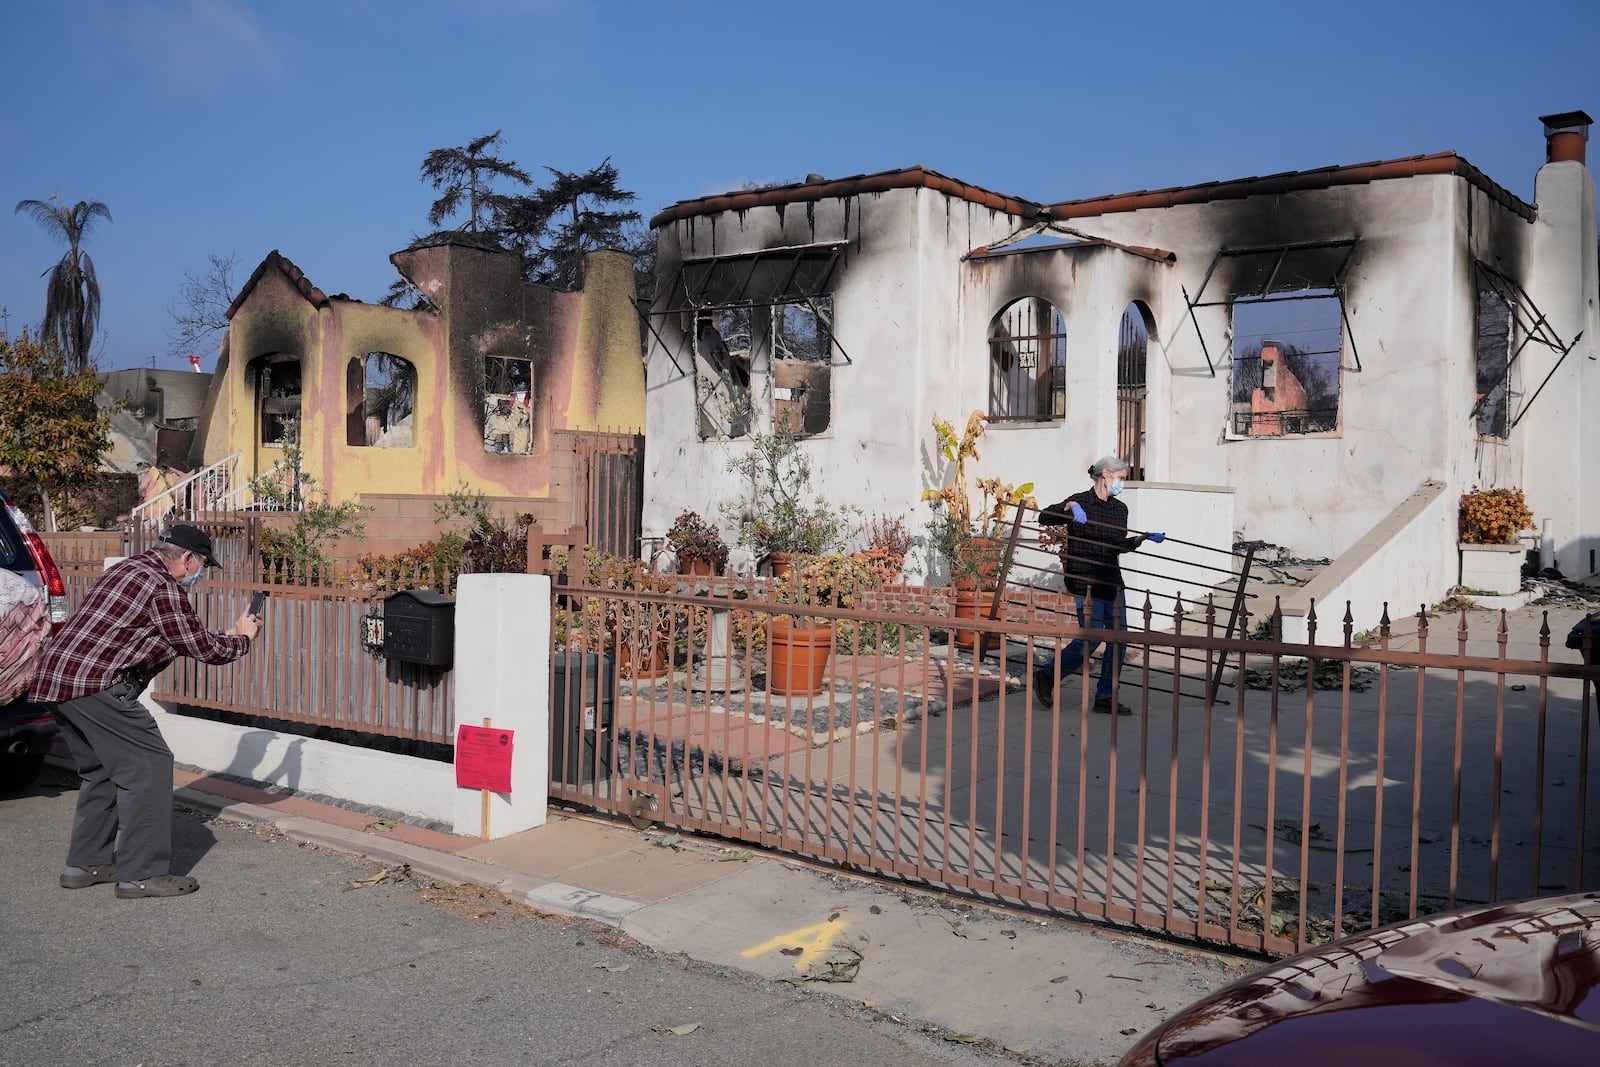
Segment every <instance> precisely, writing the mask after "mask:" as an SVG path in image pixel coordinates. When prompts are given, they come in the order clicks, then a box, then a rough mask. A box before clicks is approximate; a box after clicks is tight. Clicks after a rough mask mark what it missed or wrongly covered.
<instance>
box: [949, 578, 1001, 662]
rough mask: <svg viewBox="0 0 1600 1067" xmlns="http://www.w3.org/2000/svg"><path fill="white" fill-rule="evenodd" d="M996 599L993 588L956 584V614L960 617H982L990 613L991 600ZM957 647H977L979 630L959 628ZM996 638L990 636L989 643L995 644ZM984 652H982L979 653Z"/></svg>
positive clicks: (956, 634) (956, 636)
mask: <svg viewBox="0 0 1600 1067" xmlns="http://www.w3.org/2000/svg"><path fill="white" fill-rule="evenodd" d="M993 599H994V590H993V589H979V588H978V587H976V586H960V585H958V586H956V607H955V616H956V618H958V619H982V618H986V617H987V616H988V614H989V602H990V601H991V600H993ZM955 642H956V647H957V648H977V647H978V631H976V630H957V631H956V632H955ZM993 642H994V638H993V637H992V636H990V637H989V639H988V641H987V642H986V643H987V644H993ZM979 654H980V655H981V654H982V653H981V652H980V653H979Z"/></svg>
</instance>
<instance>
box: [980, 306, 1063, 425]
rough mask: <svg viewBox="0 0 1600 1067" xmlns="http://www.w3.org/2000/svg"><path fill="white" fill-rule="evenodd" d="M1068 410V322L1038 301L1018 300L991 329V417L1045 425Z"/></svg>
mask: <svg viewBox="0 0 1600 1067" xmlns="http://www.w3.org/2000/svg"><path fill="white" fill-rule="evenodd" d="M1066 409H1067V323H1066V318H1065V317H1064V316H1063V315H1062V314H1061V311H1060V310H1059V309H1058V308H1056V307H1055V305H1053V304H1051V303H1050V302H1049V301H1048V300H1043V299H1041V298H1039V297H1032V296H1029V297H1023V298H1022V299H1021V300H1016V301H1013V302H1012V303H1010V304H1008V305H1006V307H1005V309H1004V310H1003V311H1001V312H1000V314H999V315H997V316H995V319H994V322H993V324H992V325H991V326H990V328H989V418H990V419H993V420H995V421H1007V420H1011V421H1024V420H1032V421H1044V420H1047V419H1059V418H1061V417H1062V416H1063V415H1065V414H1066Z"/></svg>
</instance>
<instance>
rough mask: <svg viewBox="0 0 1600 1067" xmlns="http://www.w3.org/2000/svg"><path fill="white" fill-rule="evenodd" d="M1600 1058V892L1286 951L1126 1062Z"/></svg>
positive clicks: (1175, 1020)
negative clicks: (1291, 952) (1286, 954)
mask: <svg viewBox="0 0 1600 1067" xmlns="http://www.w3.org/2000/svg"><path fill="white" fill-rule="evenodd" d="M1596 1062H1600V892H1591V893H1577V894H1572V895H1569V896H1559V897H1543V898H1538V899H1534V900H1528V901H1523V902H1520V903H1513V904H1486V905H1482V906H1479V907H1474V908H1465V909H1461V910H1458V911H1452V912H1441V913H1438V914H1435V915H1429V916H1426V917H1424V918H1419V919H1414V920H1411V921H1408V922H1403V923H1396V924H1394V925H1392V926H1387V927H1384V928H1382V929H1380V930H1375V931H1372V932H1371V933H1366V934H1358V935H1356V936H1354V937H1348V938H1345V939H1344V940H1342V941H1337V942H1335V943H1333V944H1330V945H1326V946H1324V947H1322V948H1318V949H1314V950H1312V951H1309V952H1305V953H1302V954H1300V955H1298V956H1293V957H1290V958H1289V959H1286V960H1283V961H1281V962H1279V963H1276V964H1273V965H1272V966H1270V967H1267V968H1266V969H1264V970H1261V971H1258V972H1257V973H1255V974H1253V975H1250V976H1248V977H1246V978H1243V979H1240V980H1239V981H1237V982H1235V983H1234V984H1233V985H1231V986H1228V987H1227V988H1226V989H1223V990H1221V991H1219V992H1217V993H1213V994H1212V995H1211V996H1209V997H1206V998H1204V999H1202V1000H1200V1001H1198V1002H1196V1003H1194V1004H1191V1005H1190V1006H1189V1007H1187V1008H1185V1009H1184V1010H1182V1011H1180V1012H1178V1013H1177V1014H1176V1015H1174V1016H1173V1017H1172V1018H1170V1019H1168V1020H1167V1021H1166V1022H1165V1023H1163V1024H1161V1025H1160V1026H1159V1027H1157V1028H1156V1029H1154V1030H1152V1031H1151V1032H1150V1033H1148V1034H1146V1035H1145V1036H1144V1037H1142V1038H1140V1040H1139V1042H1138V1044H1136V1045H1135V1046H1134V1047H1133V1048H1132V1049H1131V1050H1130V1051H1129V1052H1128V1054H1127V1055H1126V1056H1124V1057H1123V1059H1122V1067H1153V1065H1156V1064H1161V1065H1182V1067H1217V1065H1221V1064H1228V1065H1231V1067H1243V1065H1252V1064H1285V1063H1287V1064H1293V1065H1294V1067H1323V1065H1325V1064H1327V1065H1331V1064H1339V1065H1347V1064H1352V1063H1356V1064H1371V1065H1377V1064H1389V1063H1396V1064H1402V1063H1403V1064H1410V1063H1439V1064H1444V1063H1448V1064H1452V1065H1454V1067H1474V1065H1479V1064H1481V1065H1485V1067H1487V1065H1490V1064H1495V1065H1499V1064H1509V1063H1514V1064H1517V1065H1518V1067H1530V1065H1540V1064H1563V1065H1570V1064H1575V1063H1596Z"/></svg>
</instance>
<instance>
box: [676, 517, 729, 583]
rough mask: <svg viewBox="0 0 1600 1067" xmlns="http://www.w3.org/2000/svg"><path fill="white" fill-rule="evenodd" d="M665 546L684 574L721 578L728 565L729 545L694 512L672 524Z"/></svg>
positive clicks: (712, 526) (713, 527) (714, 527)
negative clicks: (667, 546) (715, 575)
mask: <svg viewBox="0 0 1600 1067" xmlns="http://www.w3.org/2000/svg"><path fill="white" fill-rule="evenodd" d="M667 544H668V545H669V546H670V547H671V548H672V551H673V554H674V555H675V556H676V557H677V559H678V570H679V572H681V573H683V574H721V573H722V568H723V567H724V566H726V565H727V562H728V543H727V542H726V541H724V540H723V539H722V531H720V530H718V529H717V528H716V526H714V525H713V524H711V523H709V522H707V521H706V520H705V519H702V518H701V517H700V515H699V514H698V513H697V512H693V511H688V510H685V511H684V512H683V513H682V514H680V515H679V516H678V517H677V518H676V519H674V520H673V522H672V528H671V529H670V530H668V531H667Z"/></svg>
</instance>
